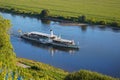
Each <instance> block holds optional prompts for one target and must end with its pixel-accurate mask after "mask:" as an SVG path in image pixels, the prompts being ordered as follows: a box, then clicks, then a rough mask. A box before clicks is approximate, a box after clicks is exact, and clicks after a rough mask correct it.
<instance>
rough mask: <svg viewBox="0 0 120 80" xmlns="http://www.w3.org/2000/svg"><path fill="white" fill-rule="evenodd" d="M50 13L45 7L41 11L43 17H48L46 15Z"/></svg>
mask: <svg viewBox="0 0 120 80" xmlns="http://www.w3.org/2000/svg"><path fill="white" fill-rule="evenodd" d="M49 14H50V12H49V10H45V9H44V10H42V11H41V13H40V16H41V17H42V18H46V17H48V16H49Z"/></svg>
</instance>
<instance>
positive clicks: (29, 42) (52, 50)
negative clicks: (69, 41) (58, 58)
mask: <svg viewBox="0 0 120 80" xmlns="http://www.w3.org/2000/svg"><path fill="white" fill-rule="evenodd" d="M21 40H22V42H24V43H27V44H30V45H32V46H34V47H37V48H41V49H46V50H49V52H50V53H51V56H54V54H55V53H57V52H58V51H63V52H67V53H69V54H74V53H75V52H76V51H79V50H78V49H69V48H64V47H63V48H62V47H56V46H50V45H44V44H40V43H39V44H38V43H37V42H33V41H29V40H24V39H21Z"/></svg>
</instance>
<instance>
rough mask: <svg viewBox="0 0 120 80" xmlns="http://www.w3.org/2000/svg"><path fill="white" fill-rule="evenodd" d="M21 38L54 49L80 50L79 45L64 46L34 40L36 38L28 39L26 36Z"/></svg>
mask: <svg viewBox="0 0 120 80" xmlns="http://www.w3.org/2000/svg"><path fill="white" fill-rule="evenodd" d="M21 38H22V39H25V40H29V41H33V42H37V43H39V44H44V45H48V46H53V47H60V48H69V49H79V47H78V46H77V45H64V44H57V43H53V42H45V41H40V40H37V39H34V38H30V37H27V36H24V35H21Z"/></svg>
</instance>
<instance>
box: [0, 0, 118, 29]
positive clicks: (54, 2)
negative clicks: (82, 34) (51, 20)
mask: <svg viewBox="0 0 120 80" xmlns="http://www.w3.org/2000/svg"><path fill="white" fill-rule="evenodd" d="M119 4H120V1H119V0H113V1H111V0H92V1H91V0H49V1H48V0H17V1H15V0H10V1H9V0H0V10H2V11H4V10H6V11H8V12H13V13H17V14H25V15H30V16H33V15H34V16H36V17H39V14H40V11H43V10H49V12H50V15H49V16H51V17H56V16H58V17H59V16H62V17H61V18H63V19H65V20H66V19H67V20H71V21H79V22H81V21H83V22H84V21H86V20H87V21H86V22H89V21H90V22H89V23H92V24H94V23H95V24H96V23H97V24H98V23H101V24H107V25H113V26H114V25H115V26H116V24H114V21H117V22H120V16H119V12H120V5H119ZM113 10H114V11H113ZM83 14H84V15H85V16H87V19H86V20H84V18H85V17H83V18H81V17H78V16H79V15H83ZM47 16H48V15H47ZM67 17H72V18H71V19H70V18H67ZM75 17H78V18H77V19H76V18H75ZM81 19H82V20H81ZM93 19H94V20H95V21H94V20H93ZM99 21H105V23H104V22H99ZM118 26H119V27H120V25H118Z"/></svg>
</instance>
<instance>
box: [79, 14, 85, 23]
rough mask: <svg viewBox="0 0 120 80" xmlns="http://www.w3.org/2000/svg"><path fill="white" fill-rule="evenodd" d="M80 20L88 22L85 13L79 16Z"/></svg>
mask: <svg viewBox="0 0 120 80" xmlns="http://www.w3.org/2000/svg"><path fill="white" fill-rule="evenodd" d="M78 21H79V22H86V16H85V15H82V16H79V17H78Z"/></svg>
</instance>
